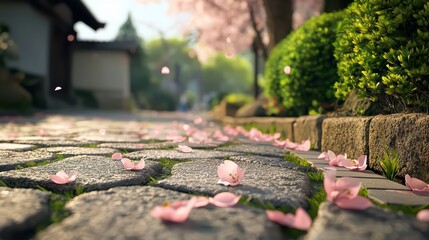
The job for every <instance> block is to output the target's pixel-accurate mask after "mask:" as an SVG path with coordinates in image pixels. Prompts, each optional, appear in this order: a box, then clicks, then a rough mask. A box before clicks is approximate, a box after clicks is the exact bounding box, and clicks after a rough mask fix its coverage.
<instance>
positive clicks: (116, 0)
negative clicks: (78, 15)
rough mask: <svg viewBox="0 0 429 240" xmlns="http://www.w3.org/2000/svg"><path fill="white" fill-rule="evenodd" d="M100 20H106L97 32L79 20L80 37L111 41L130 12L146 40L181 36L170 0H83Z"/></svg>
mask: <svg viewBox="0 0 429 240" xmlns="http://www.w3.org/2000/svg"><path fill="white" fill-rule="evenodd" d="M82 2H83V3H84V4H85V5H86V6H87V7H88V9H89V10H90V11H91V13H92V14H93V15H94V16H95V18H96V19H97V20H98V21H99V22H103V23H106V26H105V27H104V28H102V29H99V30H97V31H94V30H93V29H92V28H90V27H88V26H87V25H85V24H84V23H81V22H78V23H76V24H75V26H74V29H75V31H76V32H77V33H78V34H77V36H78V39H79V40H93V41H110V40H114V38H115V37H116V35H117V33H118V30H119V27H120V26H121V25H122V24H123V23H124V22H125V20H126V19H127V16H128V13H131V18H132V20H133V23H134V25H135V27H136V28H137V32H138V34H139V35H140V37H142V38H143V39H144V40H150V39H154V38H159V37H160V31H161V32H162V33H163V34H164V37H179V36H180V28H179V24H180V21H179V17H176V16H170V15H168V13H167V11H168V3H167V1H160V2H159V3H151V4H142V3H138V0H82Z"/></svg>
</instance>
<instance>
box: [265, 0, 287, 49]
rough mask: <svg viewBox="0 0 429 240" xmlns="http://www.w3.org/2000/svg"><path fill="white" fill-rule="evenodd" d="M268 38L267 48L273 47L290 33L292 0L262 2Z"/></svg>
mask: <svg viewBox="0 0 429 240" xmlns="http://www.w3.org/2000/svg"><path fill="white" fill-rule="evenodd" d="M264 7H265V12H266V15H267V20H266V21H267V27H268V34H269V37H270V43H269V45H268V48H269V49H270V50H271V49H273V48H274V46H275V45H276V44H277V43H279V42H280V41H281V40H282V39H283V38H285V37H286V36H287V35H288V34H289V33H290V32H291V31H292V14H293V5H292V0H264Z"/></svg>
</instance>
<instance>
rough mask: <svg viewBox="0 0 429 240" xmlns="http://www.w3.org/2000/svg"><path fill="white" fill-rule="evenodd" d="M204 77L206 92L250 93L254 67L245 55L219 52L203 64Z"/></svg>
mask: <svg viewBox="0 0 429 240" xmlns="http://www.w3.org/2000/svg"><path fill="white" fill-rule="evenodd" d="M202 79H203V85H204V92H205V93H210V92H216V93H220V94H228V93H250V91H251V88H252V67H251V65H250V62H249V61H247V60H246V59H245V58H243V57H240V56H237V55H235V56H233V57H232V58H226V57H225V56H224V55H223V54H218V55H214V56H212V57H211V58H210V59H209V60H208V61H207V62H206V63H205V64H204V65H203V72H202Z"/></svg>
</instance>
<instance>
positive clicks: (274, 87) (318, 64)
mask: <svg viewBox="0 0 429 240" xmlns="http://www.w3.org/2000/svg"><path fill="white" fill-rule="evenodd" d="M342 18H343V13H342V12H337V13H328V14H322V15H321V16H318V17H315V18H312V19H310V20H308V21H307V22H305V23H304V24H303V25H302V26H301V27H300V28H298V29H296V30H295V31H294V32H292V33H291V34H290V35H289V36H288V37H286V38H285V39H284V40H283V41H282V42H280V43H279V44H278V45H277V46H276V47H275V48H274V49H273V51H272V52H271V54H270V57H269V58H268V61H267V63H266V67H265V81H266V82H265V84H264V85H265V90H266V92H267V94H268V95H269V96H271V97H276V98H277V100H278V102H279V103H280V104H281V105H283V106H284V109H285V111H286V112H287V115H303V114H308V112H309V111H311V110H316V111H318V112H320V106H321V104H324V103H332V102H334V101H335V96H334V88H333V85H334V83H335V82H336V81H337V80H338V78H339V77H338V75H337V67H336V64H337V63H336V61H335V58H334V46H333V45H332V43H333V42H334V41H335V36H336V28H337V25H338V22H339V21H340V20H341V19H342ZM286 66H289V67H290V68H289V69H288V70H289V73H287V72H288V71H287V70H286V71H285V67H286Z"/></svg>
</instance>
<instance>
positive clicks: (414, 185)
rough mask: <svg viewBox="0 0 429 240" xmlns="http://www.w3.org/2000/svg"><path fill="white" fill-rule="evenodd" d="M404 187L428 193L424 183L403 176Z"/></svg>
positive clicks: (428, 189) (428, 187)
mask: <svg viewBox="0 0 429 240" xmlns="http://www.w3.org/2000/svg"><path fill="white" fill-rule="evenodd" d="M405 185H407V187H409V188H410V189H411V190H413V191H416V190H417V191H425V190H427V191H429V184H427V183H425V182H424V181H422V180H420V179H418V178H413V177H410V175H408V174H407V175H405Z"/></svg>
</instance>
